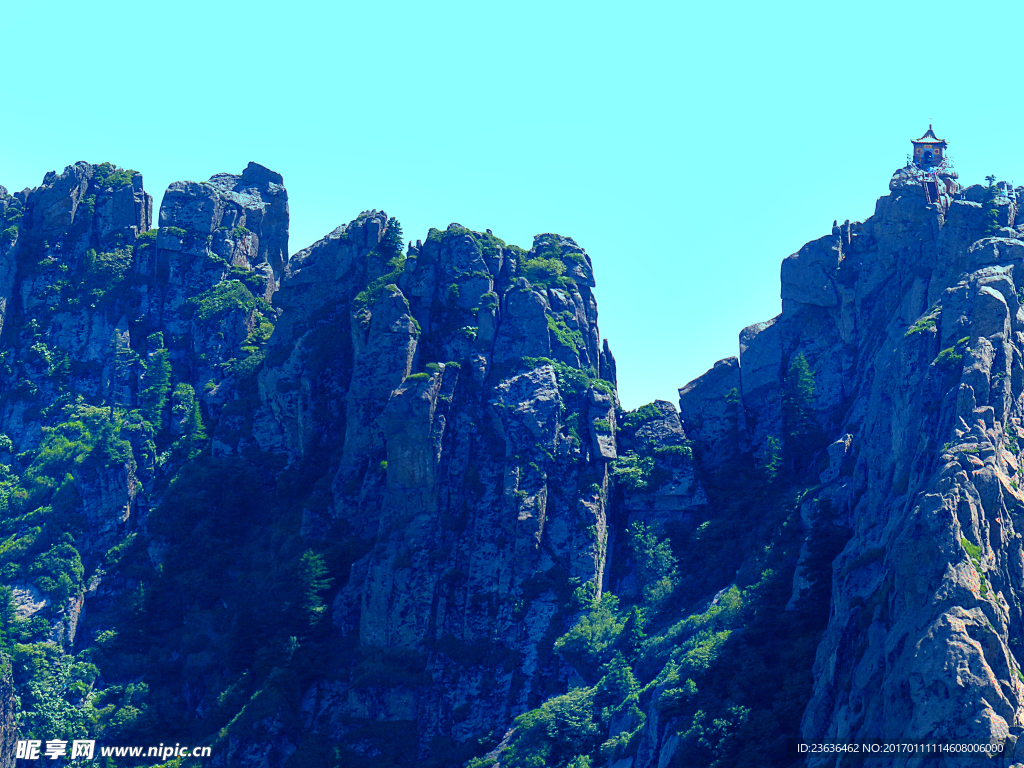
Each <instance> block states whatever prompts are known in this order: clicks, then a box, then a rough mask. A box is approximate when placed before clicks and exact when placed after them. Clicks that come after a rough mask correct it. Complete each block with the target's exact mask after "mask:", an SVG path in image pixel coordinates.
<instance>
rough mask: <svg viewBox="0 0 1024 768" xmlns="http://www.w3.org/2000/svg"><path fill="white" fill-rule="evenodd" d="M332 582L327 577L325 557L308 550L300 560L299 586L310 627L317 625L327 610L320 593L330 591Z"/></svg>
mask: <svg viewBox="0 0 1024 768" xmlns="http://www.w3.org/2000/svg"><path fill="white" fill-rule="evenodd" d="M332 581H333V579H331V578H329V577H327V566H326V565H324V558H323V555H318V554H317V553H316V552H314V551H313V550H312V549H307V550H306V551H305V552H304V553H303V554H302V557H301V558H300V560H299V586H300V589H301V590H302V609H303V611H305V612H306V616H307V617H308V619H309V623H310V625H313V624H316V623H317V622H318V621H319V620H320V616H321V615H322V614H323V612H324V611H325V610H326V606H325V605H324V601H323V598H322V597H320V593H321V592H323V591H325V590H327V589H329V588H330V586H331V582H332Z"/></svg>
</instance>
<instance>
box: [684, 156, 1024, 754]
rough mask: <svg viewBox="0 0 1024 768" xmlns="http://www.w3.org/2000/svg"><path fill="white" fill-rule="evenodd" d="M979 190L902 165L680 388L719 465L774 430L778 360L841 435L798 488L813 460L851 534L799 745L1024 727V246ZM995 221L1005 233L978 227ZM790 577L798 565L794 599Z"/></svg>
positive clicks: (818, 499) (789, 268) (820, 491)
mask: <svg viewBox="0 0 1024 768" xmlns="http://www.w3.org/2000/svg"><path fill="white" fill-rule="evenodd" d="M983 196H984V190H982V189H981V188H979V187H974V188H970V189H968V190H967V194H966V199H958V200H951V199H948V198H945V199H943V200H941V201H940V203H939V204H933V205H929V204H927V201H926V200H925V198H924V194H923V192H922V190H921V188H920V187H919V186H917V185H915V184H913V183H912V182H911V181H909V180H906V179H903V178H902V177H901V175H900V174H897V176H895V177H894V179H893V184H892V189H891V193H890V195H889V196H887V197H884V198H882V199H881V200H879V202H878V206H877V208H876V212H875V215H874V216H872V217H871V218H870V219H868V220H867V221H865V222H863V223H857V224H853V225H849V224H848V225H846V226H844V227H842V228H837V229H836V230H834V231H833V234H832V235H831V236H829V237H825V238H822V239H821V240H818V241H815V242H813V243H809V244H808V245H806V246H804V248H803V249H801V250H800V252H799V253H797V254H794V255H793V256H791V257H789V258H788V259H786V261H785V262H784V263H783V267H782V298H783V312H782V314H781V315H780V316H779V317H777V318H775V319H774V320H772V321H770V322H769V323H763V324H760V325H756V326H752V327H751V328H748V329H747V330H746V331H744V333H743V334H742V335H741V342H740V344H741V346H740V357H739V360H738V361H737V360H736V359H730V360H726V361H722V362H721V363H719V364H718V365H716V367H715V369H713V370H712V371H710V372H709V373H708V374H706V375H705V376H704V377H702V378H701V379H699V380H697V381H696V382H694V383H692V384H690V385H688V386H687V387H686V388H684V389H683V390H681V391H680V398H681V407H682V412H683V416H684V425H685V426H687V427H689V428H690V429H689V433H690V435H691V437H696V438H697V439H698V440H700V441H702V442H705V443H706V444H707V446H708V450H707V452H706V456H707V462H708V464H710V465H717V466H722V465H726V464H727V463H728V462H729V461H734V460H735V459H734V456H735V453H737V452H741V451H743V450H753V451H755V452H756V451H758V450H761V451H762V452H763V451H764V450H765V446H766V445H768V441H769V439H770V437H771V436H772V435H776V436H780V437H781V436H782V434H783V432H784V430H785V419H784V416H783V410H784V399H785V394H784V393H785V389H786V385H785V375H786V371H787V369H788V367H789V365H790V362H791V361H792V360H793V359H794V358H795V357H796V356H797V355H803V356H804V357H805V359H806V361H807V362H808V364H809V366H810V368H811V369H812V370H813V371H814V372H815V376H816V383H817V389H816V399H815V401H814V404H813V407H814V409H815V411H816V422H817V424H818V425H820V427H821V429H822V430H823V432H822V435H823V436H827V437H829V438H830V439H834V440H835V442H833V444H832V445H830V446H829V447H828V451H827V453H826V456H827V463H820V464H819V465H818V466H812V468H811V469H812V470H813V471H809V472H808V476H807V482H808V483H809V484H810V483H813V482H814V479H813V475H814V474H816V470H818V469H822V470H823V471H822V472H821V474H820V478H819V479H820V487H817V488H815V489H814V491H813V494H814V499H813V504H814V505H815V507H817V508H819V510H820V508H824V509H827V510H828V511H829V512H830V514H834V515H836V516H837V518H838V520H839V521H840V522H841V523H842V524H843V525H845V526H847V527H848V528H849V529H851V531H852V536H851V538H850V540H849V542H848V543H847V544H846V546H845V548H844V549H843V551H842V552H841V554H840V555H839V556H838V557H837V559H836V560H835V562H834V567H833V570H832V595H831V606H832V609H831V615H830V617H829V621H828V626H827V629H826V630H825V632H824V635H823V637H822V640H821V643H820V645H819V647H818V650H817V658H816V661H815V664H814V686H813V693H812V695H811V697H810V700H809V702H808V705H807V708H806V711H805V712H804V714H803V722H802V728H801V731H802V736H803V737H804V738H805V739H806V740H808V741H821V740H823V739H836V740H840V741H851V742H852V741H859V740H866V739H874V738H882V739H886V740H903V741H912V740H923V741H927V740H931V741H937V740H949V741H967V740H977V741H984V742H988V741H1003V740H1004V739H1006V738H1007V737H1008V736H1009V740H1008V742H1007V744H1008V746H1009V745H1012V743H1013V741H1014V739H1015V737H1016V734H1018V733H1020V730H1019V728H1020V726H1021V725H1022V723H1021V711H1022V709H1021V704H1022V698H1021V697H1022V695H1024V686H1022V683H1021V679H1022V678H1021V673H1020V662H1019V660H1018V658H1017V656H1019V654H1020V646H1019V637H1020V633H1021V631H1022V627H1021V607H1020V585H1021V579H1022V575H1024V571H1022V564H1024V561H1022V551H1021V535H1020V534H1019V533H1017V532H1016V530H1015V528H1016V527H1018V526H1020V524H1021V523H1020V522H1019V520H1018V517H1019V510H1020V509H1021V506H1020V504H1021V500H1022V497H1021V493H1020V490H1019V487H1018V478H1017V466H1018V460H1017V453H1018V443H1017V438H1018V434H1019V433H1020V426H1019V425H1020V418H1021V400H1020V397H1021V394H1022V384H1024V366H1022V363H1021V349H1020V343H1021V339H1024V336H1021V331H1022V330H1024V326H1022V322H1024V315H1021V314H1018V313H1019V311H1020V299H1019V295H1020V294H1019V290H1020V289H1019V288H1018V283H1019V281H1020V280H1021V270H1022V269H1024V264H1022V262H1021V258H1022V257H1024V248H1022V245H1024V244H1022V243H1021V242H1020V241H1019V240H1018V239H1017V238H1018V232H1017V230H1014V229H1012V226H1013V223H1014V219H1015V207H1014V205H1013V203H1011V202H1010V201H1009V200H1008V199H1005V198H1003V199H997V200H995V201H993V202H992V203H991V204H990V205H989V206H988V208H987V209H986V208H985V206H983V205H982V204H981V202H980V201H981V200H982V198H983ZM993 210H994V211H995V212H994V213H989V211H993ZM996 217H997V221H998V224H1000V225H1002V227H1003V229H1002V230H1001V231H1000V232H998V235H1000V236H997V237H990V238H988V239H981V238H982V235H983V234H984V231H985V226H986V224H985V221H984V220H983V219H987V220H988V221H991V220H992V218H996ZM729 387H736V388H737V391H738V392H739V393H740V394H741V397H742V406H743V419H742V425H743V429H742V430H741V434H740V437H739V439H738V440H736V441H730V440H729V439H728V438H727V436H726V435H725V434H724V431H725V430H724V429H723V424H725V423H726V420H725V419H724V418H723V416H724V414H723V405H724V396H725V394H726V392H727V390H728V388H729ZM731 452H732V453H731ZM824 459H825V456H823V457H822V460H821V461H822V462H824ZM814 511H815V510H814V509H811V510H809V511H808V513H807V514H806V515H805V517H806V518H808V519H813V514H814ZM819 519H821V516H820V515H819ZM800 585H801V578H800V568H799V567H798V569H797V575H796V583H795V591H794V599H796V597H797V595H798V593H799V587H800ZM791 607H792V606H791ZM1015 654H1016V655H1015ZM811 762H812V763H815V764H818V762H820V764H823V765H826V764H827V765H831V764H833V763H834V762H835V758H834V757H833V758H829V759H819V761H817V762H815V761H813V760H812V761H811ZM940 762H941V760H940ZM840 763H842V761H840ZM949 764H951V765H953V764H957V762H956V760H955V759H954V760H952V761H950V763H949Z"/></svg>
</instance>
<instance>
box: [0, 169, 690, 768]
mask: <svg viewBox="0 0 1024 768" xmlns="http://www.w3.org/2000/svg"><path fill="white" fill-rule="evenodd" d="M0 192H2V194H0V212H2V213H3V214H4V216H5V220H6V222H7V226H8V228H7V229H6V230H5V232H4V235H3V245H2V248H0V257H2V259H3V265H4V269H3V275H4V276H5V277H3V280H2V281H0V289H2V293H3V296H2V297H0V298H2V301H3V302H4V303H3V309H4V328H3V337H2V338H3V339H4V340H5V342H4V349H3V354H4V361H5V363H6V366H5V368H4V369H3V371H2V373H3V376H4V394H3V397H2V404H0V429H2V430H3V431H4V432H5V434H6V435H8V436H9V437H10V439H11V444H10V445H8V447H7V452H6V454H5V456H6V458H7V459H8V461H9V462H10V465H9V466H8V467H7V474H6V478H7V485H6V486H5V488H6V492H7V497H6V498H5V502H6V504H7V507H6V511H7V516H6V517H7V519H6V521H5V524H4V525H5V528H4V532H5V535H6V536H8V538H7V542H8V544H9V545H10V546H8V548H7V549H8V550H11V551H12V552H9V554H8V555H7V557H6V559H5V561H4V562H5V563H6V566H5V567H6V569H7V570H5V572H4V573H5V576H6V584H7V586H8V588H9V590H10V591H9V592H8V593H7V597H6V598H5V599H7V600H8V601H9V605H10V614H11V615H10V617H9V621H8V623H7V625H6V629H5V632H6V634H5V638H6V639H5V642H6V645H5V648H6V650H7V652H8V653H10V654H12V655H13V657H14V661H15V670H16V677H17V678H18V679H17V682H18V683H19V684H20V685H21V686H22V688H23V690H24V691H26V692H27V695H26V702H25V705H26V710H27V714H26V716H25V717H24V718H23V723H22V731H23V734H24V733H31V734H33V735H38V736H40V737H42V738H47V737H48V736H52V737H54V738H56V737H57V736H58V735H67V734H56V733H47V728H50V729H51V730H52V729H53V728H56V727H57V725H55V723H53V722H51V721H49V720H47V719H46V717H45V716H44V715H42V714H40V712H41V711H42V710H43V709H44V707H42V706H41V705H42V704H44V703H45V701H49V698H54V697H56V698H58V699H61V700H62V701H64V702H66V703H67V704H69V705H70V706H72V707H73V708H74V709H75V711H77V712H78V713H79V715H80V722H79V726H80V727H78V730H79V731H81V730H83V729H86V730H90V731H92V735H96V731H98V732H99V735H100V736H101V737H107V738H108V740H109V739H110V738H115V737H120V738H122V739H128V738H129V737H131V736H133V735H134V736H136V737H137V738H141V739H143V740H145V738H144V737H145V736H146V735H149V736H152V737H153V738H155V739H156V741H167V739H168V738H170V736H168V735H166V734H163V733H162V731H161V729H164V730H166V728H167V727H168V724H169V723H172V722H175V723H176V725H174V726H173V728H174V730H175V733H176V734H178V736H177V737H176V738H178V737H180V738H186V737H187V738H190V739H191V740H193V741H195V740H197V739H203V740H209V739H210V738H218V739H219V742H218V743H219V744H220V749H219V750H218V755H216V756H215V761H216V762H217V763H218V764H224V765H240V764H253V765H256V764H281V763H283V762H284V761H286V760H289V759H291V760H293V761H294V762H295V764H309V763H308V762H303V761H314V762H315V761H321V762H325V763H328V762H332V761H333V760H334V759H335V758H332V757H331V755H333V754H335V753H337V751H338V750H339V749H342V750H343V752H344V753H345V754H349V755H350V757H351V759H352V760H356V761H358V760H360V759H364V760H369V761H373V760H377V764H386V763H387V760H388V759H389V758H388V757H387V756H386V754H385V753H387V754H397V755H398V757H396V759H400V761H401V762H403V763H404V762H410V763H414V762H416V761H418V760H420V759H423V760H428V761H430V760H432V761H433V762H434V764H437V765H443V764H446V761H448V760H449V759H451V758H452V755H453V754H454V753H453V750H461V753H462V754H463V757H462V758H461V759H460V762H461V761H463V760H465V759H467V758H468V757H470V756H471V755H472V754H473V752H474V751H477V750H479V749H480V748H481V747H480V744H479V743H478V740H480V739H484V740H485V741H486V740H488V739H489V740H490V742H489V743H492V744H493V743H494V742H496V741H497V740H498V739H500V737H501V735H502V734H504V733H505V731H506V730H507V728H508V726H509V723H510V721H511V719H512V718H513V717H514V716H515V715H517V714H519V713H520V712H523V711H525V710H527V709H529V708H530V707H531V706H535V705H536V704H538V703H539V702H540V701H542V700H543V699H544V698H545V697H547V696H548V695H549V694H551V693H552V692H558V691H560V690H562V689H563V688H564V686H565V680H566V678H567V676H568V674H569V670H568V669H567V668H565V667H564V665H561V664H560V663H559V661H558V659H557V657H555V656H554V655H553V653H552V642H553V640H554V638H555V637H557V636H558V635H560V634H561V633H562V632H563V631H564V624H565V621H566V620H567V617H566V610H567V608H566V600H567V595H568V594H569V593H571V592H572V590H573V589H574V588H575V587H577V586H579V585H581V584H587V583H590V584H595V585H597V589H598V591H600V588H601V585H602V584H603V583H604V582H605V578H604V569H605V557H606V542H607V534H608V526H607V504H608V495H609V482H610V481H609V473H608V466H609V462H610V461H611V460H613V459H614V458H615V457H616V453H615V438H614V431H615V420H616V407H617V398H616V395H615V389H614V387H615V368H614V360H613V359H612V356H611V354H610V352H609V351H608V347H607V344H606V343H605V344H604V345H602V343H601V339H600V336H599V332H598V328H597V308H596V303H595V300H594V297H593V294H592V292H591V289H592V288H593V286H594V278H593V272H592V267H591V264H590V259H589V257H588V256H587V255H586V253H585V252H584V251H583V250H582V249H581V248H580V247H579V246H578V245H576V243H574V242H573V241H572V240H571V239H568V238H563V237H560V236H558V235H550V234H549V235H541V236H538V237H537V238H536V239H535V242H534V244H533V247H532V248H531V250H530V251H524V250H523V249H520V248H517V247H515V246H507V245H506V244H505V243H504V242H502V241H501V240H499V239H497V238H496V237H494V236H493V235H492V234H491V233H490V232H487V233H477V232H470V231H469V230H467V229H465V228H463V227H460V226H459V225H457V224H452V225H451V226H449V227H448V229H447V230H446V231H443V232H442V231H438V230H431V231H430V233H429V235H428V237H427V239H426V242H422V243H418V244H417V245H416V246H410V247H409V248H408V250H407V249H406V248H405V247H404V244H403V242H402V239H401V237H402V236H401V230H400V228H399V226H398V224H397V222H395V221H394V220H393V219H389V218H388V216H387V215H386V214H384V213H382V212H377V211H371V212H367V213H364V214H361V215H360V216H359V218H357V219H356V220H355V221H353V222H351V223H349V224H347V225H344V226H342V227H339V228H338V229H337V230H335V231H334V232H332V233H331V234H330V235H328V236H327V237H325V238H323V239H322V240H320V241H319V242H317V243H315V244H314V245H312V246H311V247H309V248H307V249H305V250H303V251H300V252H299V253H297V254H296V255H295V256H294V257H292V258H291V259H290V260H289V259H288V258H287V237H288V229H287V227H288V215H287V214H288V208H287V194H286V192H285V190H284V188H283V186H282V184H281V177H280V176H278V175H277V174H274V173H273V172H271V171H268V170H267V169H265V168H262V167H260V166H258V165H255V164H250V166H249V167H248V168H247V169H246V170H245V171H244V172H243V173H242V174H241V175H238V176H233V175H229V174H219V175H216V176H214V177H212V178H211V179H210V180H209V181H208V182H202V183H195V182H179V183H175V184H173V185H171V187H170V188H169V190H168V192H167V194H166V195H165V197H164V201H163V205H162V208H161V210H160V214H159V221H160V228H159V229H158V230H154V229H150V223H151V218H152V211H151V207H152V201H151V198H150V197H149V195H147V194H146V193H145V192H143V191H142V179H141V176H140V175H139V174H137V173H135V172H133V171H122V170H120V169H118V168H116V167H114V166H109V165H102V166H91V165H88V164H86V163H79V164H78V165H76V166H73V167H71V168H68V169H67V170H66V171H65V172H64V173H63V174H62V175H60V176H57V175H56V174H50V175H48V176H47V178H46V180H45V182H44V185H43V186H42V187H40V188H37V189H34V190H27V191H26V192H24V193H19V194H17V195H13V196H11V195H8V194H7V193H6V191H5V190H0ZM677 422H678V420H677ZM33 523H39V524H38V525H33ZM250 557H252V558H255V559H256V562H253V561H250V560H248V558H250ZM261 558H265V559H266V563H267V564H266V565H263V564H260V563H259V562H258V561H259V559H261ZM264 571H265V572H264ZM303 590H304V591H303ZM168 611H169V612H170V614H172V615H173V618H172V617H171V616H168V615H162V614H166V613H167V612H168ZM287 615H291V616H292V619H286V618H284V617H285V616H287ZM275 617H276V618H275ZM168 656H170V660H169V661H168ZM271 657H272V658H271ZM158 659H159V661H158ZM154 663H155V664H157V666H158V667H159V669H160V671H159V672H156V673H154V674H150V671H151V670H152V669H153V668H152V667H151V666H150V665H152V664H154ZM299 667H301V670H299ZM58 668H68V669H71V670H72V671H71V677H72V679H71V680H68V679H66V678H62V677H61V676H60V674H58V672H57V670H58ZM285 673H287V675H288V676H290V677H291V678H292V679H291V680H289V681H288V683H287V685H286V684H285V681H284V680H283V679H280V678H282V677H283V676H284V675H285ZM140 680H142V683H140V682H139V681H140ZM274 680H277V682H272V683H271V682H270V681H274ZM268 683H270V684H269V687H268ZM38 685H42V686H43V688H45V690H41V689H39V688H38V687H36V688H30V687H29V686H38ZM76 685H77V687H76ZM126 685H127V687H126ZM142 685H145V686H146V687H147V690H146V691H143V689H142V687H140V686H142ZM284 688H287V689H288V690H287V692H285V691H284ZM85 691H89V692H88V693H85ZM47 697H49V698H47ZM268 699H270V700H271V702H274V701H279V700H280V701H281V702H285V703H280V704H276V705H275V704H274V703H270V704H267V703H266V702H267V700H268ZM44 700H45V701H44ZM256 702H258V703H256ZM254 703H256V704H255V706H254ZM104 705H106V708H104ZM261 713H262V714H261ZM90 722H91V723H92V726H91V728H90V727H88V726H89V723H90ZM229 723H231V725H232V727H231V728H230V729H229V730H225V731H223V732H222V733H221V735H220V737H217V732H218V729H221V728H223V727H224V726H225V725H228V724H229ZM69 733H70V732H69ZM79 735H81V734H79ZM396 749H397V753H396V752H395V750H396ZM382 755H383V756H382Z"/></svg>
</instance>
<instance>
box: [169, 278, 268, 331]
mask: <svg viewBox="0 0 1024 768" xmlns="http://www.w3.org/2000/svg"><path fill="white" fill-rule="evenodd" d="M189 303H190V304H192V305H193V306H194V307H195V315H194V317H195V319H196V320H199V321H200V322H206V321H207V320H210V319H211V318H214V317H216V316H218V315H220V314H222V313H224V312H228V311H230V310H233V309H240V310H242V311H243V312H252V311H253V310H256V309H261V310H263V311H264V312H266V313H267V314H270V313H272V312H273V310H272V309H271V308H270V305H269V304H268V303H267V302H266V301H264V300H263V299H262V298H259V297H257V296H253V295H252V293H251V292H250V291H249V289H248V288H246V287H245V285H243V284H242V282H241V281H240V280H225V281H224V282H221V283H218V284H217V285H215V286H214V287H213V288H211V289H210V290H208V291H205V292H204V293H201V294H200V295H199V296H197V297H195V298H192V299H189Z"/></svg>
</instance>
